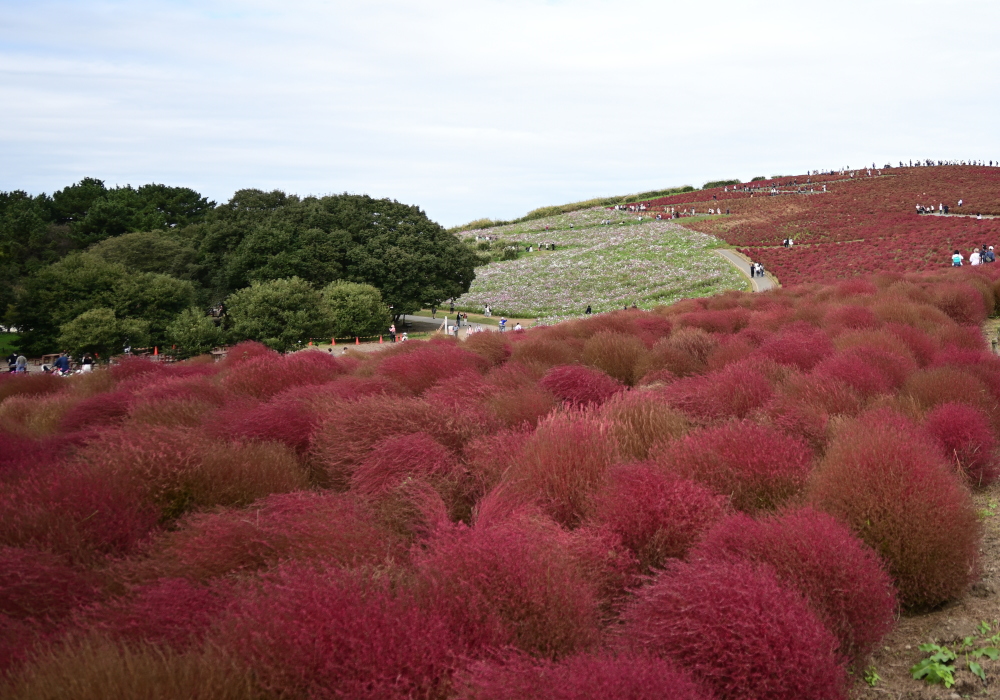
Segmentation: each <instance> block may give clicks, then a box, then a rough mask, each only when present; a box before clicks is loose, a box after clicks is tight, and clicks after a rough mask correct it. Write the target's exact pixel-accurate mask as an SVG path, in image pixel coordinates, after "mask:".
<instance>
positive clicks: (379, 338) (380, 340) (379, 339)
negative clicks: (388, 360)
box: [378, 336, 382, 345]
mask: <svg viewBox="0 0 1000 700" xmlns="http://www.w3.org/2000/svg"><path fill="white" fill-rule="evenodd" d="M378 342H379V344H380V345H381V343H382V336H379V337H378Z"/></svg>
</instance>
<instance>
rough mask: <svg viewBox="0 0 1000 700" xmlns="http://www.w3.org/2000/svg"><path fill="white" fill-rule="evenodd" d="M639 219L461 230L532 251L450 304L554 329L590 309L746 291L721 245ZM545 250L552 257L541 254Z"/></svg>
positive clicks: (483, 270) (602, 215)
mask: <svg viewBox="0 0 1000 700" xmlns="http://www.w3.org/2000/svg"><path fill="white" fill-rule="evenodd" d="M641 215H642V217H643V218H642V220H641V221H640V220H639V216H640V214H636V213H632V212H623V211H609V210H607V209H603V208H599V209H587V210H583V211H577V212H572V213H569V214H561V215H558V216H553V217H548V218H546V219H537V220H534V221H528V222H523V223H518V224H509V225H506V226H498V227H495V228H488V229H481V230H477V231H463V232H461V233H459V234H458V235H459V236H461V237H463V238H466V239H471V240H470V242H475V238H476V237H477V236H478V237H480V238H482V237H484V236H490V237H492V238H502V239H505V240H511V241H519V242H521V244H522V246H527V245H532V246H534V247H535V252H532V253H523V252H522V254H521V257H520V258H519V259H517V260H507V261H503V262H494V263H491V264H489V265H485V266H483V267H479V268H477V269H476V279H475V281H473V283H472V287H471V288H470V289H469V291H468V293H466V294H464V295H463V296H462V297H460V298H459V299H458V301H457V302H456V304H455V305H456V306H457V307H459V308H460V309H462V310H463V311H476V312H481V311H482V310H483V307H484V306H485V305H486V304H489V305H490V306H491V307H492V309H493V312H494V315H497V314H503V315H506V316H513V317H518V318H538V319H539V321H540V322H543V323H552V322H556V321H559V320H563V319H566V318H571V317H575V316H579V315H581V314H582V313H583V312H584V310H585V309H586V308H587V305H588V304H589V305H590V306H591V307H592V309H593V311H594V312H595V313H598V312H601V311H611V310H614V309H620V308H623V307H624V306H630V305H631V304H633V303H635V304H637V305H638V306H639V307H640V308H646V309H649V308H652V307H654V306H658V305H660V304H670V303H673V302H675V301H677V300H678V299H683V298H686V297H700V296H707V295H710V294H717V293H719V292H724V291H727V290H730V289H738V290H745V289H748V288H749V282H748V280H747V279H746V277H744V276H743V275H742V273H740V272H739V271H737V270H736V269H735V268H734V267H733V266H732V265H731V264H730V263H728V262H726V261H725V260H724V259H723V258H722V256H720V255H718V254H717V253H714V252H712V249H713V248H718V247H721V246H723V245H724V244H723V243H722V242H721V241H720V240H719V239H717V238H714V237H712V236H708V235H705V234H702V233H698V232H696V231H691V230H689V229H686V228H684V227H682V226H680V225H678V224H676V223H673V222H672V221H670V220H663V221H657V220H656V219H655V218H653V216H651V215H650V214H649V213H648V212H644V213H642V214H641ZM654 216H655V215H654ZM606 220H607V221H610V223H608V224H604V223H602V222H604V221H606ZM570 225H573V228H570ZM546 226H548V227H549V228H548V230H546ZM549 243H554V244H555V247H556V249H555V250H554V251H549V250H538V247H540V246H542V245H544V244H549ZM522 250H524V248H523V247H522Z"/></svg>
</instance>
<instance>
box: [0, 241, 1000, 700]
mask: <svg viewBox="0 0 1000 700" xmlns="http://www.w3.org/2000/svg"><path fill="white" fill-rule="evenodd" d="M622 228H624V227H622ZM633 228H639V227H638V226H634V227H633ZM650 230H655V229H650ZM577 233H578V232H577ZM595 235H596V234H595ZM998 269H1000V268H998V266H984V267H980V268H976V269H964V270H952V269H945V270H941V271H938V272H931V273H927V272H925V273H909V274H901V273H880V274H877V275H868V276H857V277H855V278H853V279H851V280H849V281H844V282H839V283H831V284H826V285H820V284H813V285H802V286H796V287H785V288H782V289H777V290H774V291H771V292H768V293H764V294H749V293H743V292H728V293H724V294H720V295H716V296H712V297H706V298H697V299H685V300H682V301H680V302H678V303H675V304H672V305H668V306H661V307H658V308H656V309H655V310H653V311H641V310H628V311H621V310H618V311H614V312H609V313H603V314H597V315H594V316H592V317H589V318H586V319H577V320H572V321H567V322H563V323H559V324H555V325H550V326H544V327H540V328H535V329H531V330H528V331H518V332H511V333H504V334H500V333H488V332H487V333H478V334H474V335H472V336H471V337H470V338H469V339H468V340H466V341H464V342H459V341H457V340H455V339H454V338H445V337H441V338H438V339H435V340H431V341H427V342H423V341H412V342H408V343H401V344H397V345H393V346H389V347H387V348H386V349H385V350H384V351H382V352H376V353H366V354H361V353H357V354H353V353H350V352H349V353H348V354H347V355H345V356H342V357H333V356H332V355H329V354H327V353H323V352H319V351H316V350H306V351H301V352H298V353H294V354H289V355H279V354H277V353H275V352H273V351H271V350H268V349H266V348H265V347H263V346H261V345H258V344H254V343H242V344H240V345H237V346H235V347H233V348H232V349H231V350H230V352H229V354H228V356H227V357H226V359H225V360H224V361H222V362H218V363H213V362H212V361H211V360H210V359H209V358H195V359H193V360H190V361H187V362H181V363H176V364H172V365H161V364H157V363H153V362H149V361H147V360H144V359H140V358H132V359H129V360H127V361H125V362H123V363H121V364H118V365H115V366H113V367H111V368H110V369H107V370H98V371H94V372H92V373H89V374H81V375H76V376H73V377H69V378H61V377H55V376H52V375H46V374H38V375H34V374H32V375H27V376H16V375H3V376H2V377H0V482H2V488H0V630H2V634H0V696H2V697H4V698H12V699H18V700H20V699H28V698H31V699H33V700H35V699H45V698H53V699H54V698H76V699H83V700H88V699H90V698H94V699H97V698H107V697H122V698H125V697H143V698H146V697H148V698H157V699H159V700H174V699H176V700H182V699H183V700H188V699H190V698H206V699H207V698H223V699H226V700H228V699H232V700H243V699H249V698H254V699H260V698H274V699H279V698H317V699H319V698H355V699H359V700H364V699H371V700H375V699H379V700H392V699H394V698H398V699H400V700H402V699H404V698H406V699H409V698H423V699H440V700H446V699H455V700H500V699H510V700H513V699H515V698H517V699H520V698H531V697H544V698H556V699H557V700H563V699H564V700H582V699H584V698H619V697H627V698H635V699H638V700H643V699H645V698H649V699H650V700H652V699H654V698H657V699H659V698H663V697H670V698H675V699H678V700H712V699H716V700H736V699H740V700H755V699H760V700H764V699H766V700H802V699H803V698H809V699H811V700H825V699H829V700H846V698H848V697H849V695H851V694H852V693H853V690H852V687H853V685H852V684H855V683H857V684H861V683H862V681H861V680H860V679H861V678H862V676H863V675H865V674H866V673H867V671H866V669H867V668H868V664H869V660H870V658H871V655H872V653H873V652H876V651H878V650H879V649H881V648H882V645H883V644H884V640H885V638H886V635H887V634H890V633H891V631H892V630H893V628H894V626H895V625H896V624H897V620H898V619H899V614H900V611H902V612H903V613H904V616H912V615H917V614H920V613H922V612H924V611H928V610H933V609H936V608H939V607H940V606H942V605H945V604H947V603H949V602H952V601H956V600H959V599H961V598H962V597H963V596H965V595H966V593H967V592H968V591H969V589H970V587H971V586H973V584H975V583H976V582H977V580H978V579H979V577H980V573H981V572H982V571H983V569H984V567H983V564H982V562H981V561H980V545H981V543H982V536H983V524H982V522H981V521H980V519H979V517H978V516H977V512H976V507H975V501H974V498H975V497H976V494H977V493H981V492H983V490H984V489H989V488H992V486H991V485H992V484H993V483H994V481H995V480H996V479H997V477H998V476H1000V454H998V447H1000V443H998V436H1000V358H998V357H997V356H995V355H993V354H992V353H990V352H989V350H988V348H987V346H986V342H985V339H984V336H983V333H982V331H981V330H980V327H979V324H981V323H982V322H983V321H984V320H985V319H986V318H987V317H988V316H990V315H992V314H993V313H994V312H995V311H996V309H997V304H998V298H1000V271H998V272H994V270H998ZM748 640H752V643H749V641H748ZM981 665H982V670H983V672H984V674H985V676H986V677H987V678H988V680H989V683H991V684H992V685H991V686H990V687H995V684H996V683H997V682H998V680H997V678H998V676H1000V662H998V661H993V660H991V659H989V658H984V659H981ZM963 669H964V667H963ZM956 673H958V671H956ZM852 674H853V675H852ZM961 674H964V675H961ZM961 674H960V675H961V677H960V678H959V680H960V681H962V682H966V680H969V681H970V682H972V681H974V682H976V683H978V682H979V681H978V680H977V679H976V678H975V677H974V676H972V674H971V672H969V671H965V670H962V671H961ZM965 676H967V677H968V678H966V677H965ZM913 682H914V683H916V681H913Z"/></svg>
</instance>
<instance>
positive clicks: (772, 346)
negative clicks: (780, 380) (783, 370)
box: [760, 330, 833, 371]
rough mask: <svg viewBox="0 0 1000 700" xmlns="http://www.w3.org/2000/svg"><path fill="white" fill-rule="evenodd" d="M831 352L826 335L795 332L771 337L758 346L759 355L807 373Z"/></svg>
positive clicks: (817, 332) (811, 332) (831, 348)
mask: <svg viewBox="0 0 1000 700" xmlns="http://www.w3.org/2000/svg"><path fill="white" fill-rule="evenodd" d="M832 352H833V343H832V342H831V341H830V338H829V336H827V335H826V333H822V332H820V331H815V330H814V331H805V330H796V331H791V332H787V333H782V334H781V335H778V336H775V337H772V338H770V339H768V340H766V341H764V344H763V345H761V346H760V354H761V355H763V356H764V357H767V358H769V359H771V360H774V361H775V362H777V363H779V364H782V365H793V366H795V367H798V368H799V369H801V370H803V371H809V370H811V369H812V368H813V367H815V366H816V364H817V363H818V362H819V361H820V360H822V359H823V358H824V357H826V356H827V355H829V354H831V353H832Z"/></svg>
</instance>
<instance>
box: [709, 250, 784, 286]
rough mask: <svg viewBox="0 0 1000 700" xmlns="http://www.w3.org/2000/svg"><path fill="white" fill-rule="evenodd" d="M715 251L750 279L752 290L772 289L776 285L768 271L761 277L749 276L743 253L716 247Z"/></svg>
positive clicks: (748, 267) (747, 264)
mask: <svg viewBox="0 0 1000 700" xmlns="http://www.w3.org/2000/svg"><path fill="white" fill-rule="evenodd" d="M715 252H716V253H718V254H719V255H721V256H722V257H724V258H725V259H726V260H728V261H729V262H731V263H732V264H733V265H734V266H735V267H736V269H737V270H739V271H740V272H742V273H743V274H744V275H746V276H747V279H749V280H750V285H751V287H753V291H755V292H766V291H767V290H769V289H774V288H775V287H777V286H778V281H777V280H776V279H775V278H774V276H773V275H772V274H771V273H770V272H768V273H766V274H765V275H764V276H763V277H751V276H750V261H749V260H747V258H746V256H745V255H743V254H741V253H737V252H736V251H735V250H729V249H727V248H716V250H715Z"/></svg>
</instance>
